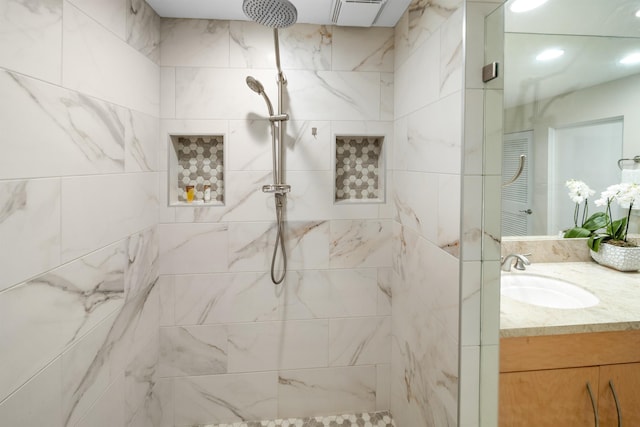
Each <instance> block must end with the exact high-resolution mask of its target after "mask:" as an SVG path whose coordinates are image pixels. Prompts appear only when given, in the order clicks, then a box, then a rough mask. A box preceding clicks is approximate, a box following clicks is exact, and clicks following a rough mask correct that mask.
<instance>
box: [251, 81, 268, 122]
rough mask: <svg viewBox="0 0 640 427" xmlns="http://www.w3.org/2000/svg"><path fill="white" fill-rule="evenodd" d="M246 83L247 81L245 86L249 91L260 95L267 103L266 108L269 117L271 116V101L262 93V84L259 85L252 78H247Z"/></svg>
mask: <svg viewBox="0 0 640 427" xmlns="http://www.w3.org/2000/svg"><path fill="white" fill-rule="evenodd" d="M246 81H247V86H249V89H251V90H252V91H254V92H255V93H257V94H258V95H262V97H263V98H264V100H265V101H266V102H267V108H268V109H269V116H273V106H272V105H271V101H270V100H269V97H268V96H267V93H266V92H265V91H264V86H262V83H260V82H259V81H258V80H256V79H255V78H254V77H252V76H247V79H246Z"/></svg>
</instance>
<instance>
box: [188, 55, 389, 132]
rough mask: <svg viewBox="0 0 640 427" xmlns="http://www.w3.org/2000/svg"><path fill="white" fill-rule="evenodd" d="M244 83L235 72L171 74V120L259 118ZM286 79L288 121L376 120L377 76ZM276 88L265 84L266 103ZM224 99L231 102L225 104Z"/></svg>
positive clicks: (325, 74)
mask: <svg viewBox="0 0 640 427" xmlns="http://www.w3.org/2000/svg"><path fill="white" fill-rule="evenodd" d="M247 74H249V73H247ZM251 74H252V75H253V76H254V77H255V78H256V79H258V80H260V81H262V82H269V81H272V80H273V73H272V72H268V71H266V70H251ZM245 78H246V75H244V74H242V73H238V70H237V69H213V68H188V67H184V68H183V67H181V68H178V69H176V117H177V118H181V119H182V118H189V119H212V118H216V119H241V118H246V117H252V116H253V114H254V113H253V111H255V114H257V115H258V117H264V116H265V113H266V108H265V107H264V105H260V104H259V103H258V102H256V98H255V97H256V96H257V95H256V94H255V93H254V92H252V91H251V90H247V87H246V83H245ZM287 79H288V84H287V88H286V93H287V96H288V99H289V100H290V103H289V114H290V116H291V119H292V120H378V119H379V116H380V107H379V105H380V75H379V74H377V73H369V72H343V71H337V72H333V71H317V72H312V71H305V70H290V71H288V72H287ZM276 89H277V88H276V87H275V85H273V86H272V85H271V84H266V83H265V92H266V93H267V94H268V95H269V97H270V98H271V99H276V96H275V92H276ZM202 94H208V96H202ZM229 99H234V102H233V103H229V102H225V101H226V100H229ZM319 106H321V108H319Z"/></svg>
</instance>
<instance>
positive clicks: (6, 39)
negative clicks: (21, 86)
mask: <svg viewBox="0 0 640 427" xmlns="http://www.w3.org/2000/svg"><path fill="white" fill-rule="evenodd" d="M62 4H63V1H62V0H43V1H35V2H28V3H26V2H23V1H18V0H7V1H5V2H3V8H2V9H3V11H2V15H0V27H1V28H2V34H0V67H3V68H6V69H9V70H14V71H17V72H19V73H22V74H27V75H30V76H33V77H35V78H38V79H42V80H45V81H48V82H50V83H57V84H59V83H60V81H61V79H62V63H61V60H60V50H61V49H62ZM2 92H3V93H4V90H3V91H2Z"/></svg>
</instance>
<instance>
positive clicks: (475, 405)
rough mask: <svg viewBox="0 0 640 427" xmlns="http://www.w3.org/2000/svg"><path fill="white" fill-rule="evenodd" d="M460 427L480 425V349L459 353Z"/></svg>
mask: <svg viewBox="0 0 640 427" xmlns="http://www.w3.org/2000/svg"><path fill="white" fill-rule="evenodd" d="M460 358H461V363H460V408H461V410H460V426H463V427H464V426H470V427H471V426H478V425H480V424H479V422H480V400H479V399H478V396H479V395H480V347H479V346H462V347H461V351H460Z"/></svg>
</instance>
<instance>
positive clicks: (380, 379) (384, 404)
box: [376, 346, 391, 411]
mask: <svg viewBox="0 0 640 427" xmlns="http://www.w3.org/2000/svg"><path fill="white" fill-rule="evenodd" d="M388 351H389V357H391V346H389V349H388ZM390 407H391V364H390V363H386V364H382V365H376V410H377V411H385V410H389V408H390Z"/></svg>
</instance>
